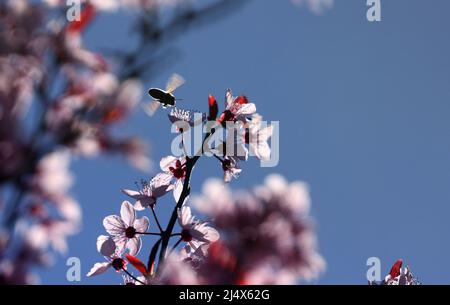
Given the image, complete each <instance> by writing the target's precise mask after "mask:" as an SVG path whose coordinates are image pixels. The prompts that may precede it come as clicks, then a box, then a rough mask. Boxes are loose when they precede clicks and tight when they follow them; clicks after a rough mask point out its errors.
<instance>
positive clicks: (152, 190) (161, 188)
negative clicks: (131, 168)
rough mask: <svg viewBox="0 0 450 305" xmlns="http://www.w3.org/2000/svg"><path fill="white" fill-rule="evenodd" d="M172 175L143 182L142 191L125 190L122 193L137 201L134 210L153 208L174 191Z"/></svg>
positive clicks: (157, 176)
mask: <svg viewBox="0 0 450 305" xmlns="http://www.w3.org/2000/svg"><path fill="white" fill-rule="evenodd" d="M171 180H172V175H169V174H167V173H160V174H158V175H156V176H155V177H154V178H153V179H151V180H150V182H148V183H147V182H143V184H142V189H141V190H140V191H133V190H128V189H123V190H122V192H123V193H124V194H126V195H128V196H130V197H132V198H134V199H135V200H136V202H135V204H134V208H135V209H136V210H138V211H142V210H144V209H145V208H147V207H153V206H154V205H155V204H156V201H157V199H158V198H159V197H162V196H164V195H165V194H167V193H168V192H170V191H171V190H172V189H173V185H172V184H171Z"/></svg>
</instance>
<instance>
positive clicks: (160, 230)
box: [150, 206, 164, 233]
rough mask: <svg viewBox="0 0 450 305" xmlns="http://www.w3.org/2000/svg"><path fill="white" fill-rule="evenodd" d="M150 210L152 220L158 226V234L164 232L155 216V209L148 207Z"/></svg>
mask: <svg viewBox="0 0 450 305" xmlns="http://www.w3.org/2000/svg"><path fill="white" fill-rule="evenodd" d="M150 209H151V210H152V214H153V218H154V219H155V222H156V225H157V226H158V229H159V232H161V233H162V232H164V230H163V228H162V227H161V224H160V223H159V220H158V216H156V212H155V208H154V207H153V206H152V207H150Z"/></svg>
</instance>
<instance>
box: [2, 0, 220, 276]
mask: <svg viewBox="0 0 450 305" xmlns="http://www.w3.org/2000/svg"><path fill="white" fill-rule="evenodd" d="M184 2H186V1H182V0H179V1H153V0H152V1H132V0H131V1H128V0H127V1H125V0H121V1H119V0H117V1H116V0H108V1H103V0H102V1H94V0H89V1H88V0H86V1H80V3H81V13H80V18H79V20H76V21H69V20H68V19H67V16H66V10H67V8H68V7H67V2H66V1H59V0H44V1H26V0H7V1H1V2H0V192H1V200H0V215H1V218H2V227H1V228H0V283H8V284H27V283H34V282H36V281H37V279H36V277H35V276H34V275H33V274H32V273H31V271H30V270H31V269H32V268H34V267H36V266H48V265H49V264H50V263H51V261H52V257H53V254H54V253H57V252H61V253H64V252H65V251H66V250H67V238H68V237H69V236H70V235H73V234H76V233H77V232H78V231H79V230H80V228H81V224H82V210H81V207H80V205H79V203H78V202H77V200H76V199H75V197H74V196H73V195H72V194H71V192H70V189H71V186H72V185H73V183H74V181H75V176H74V174H73V173H71V172H70V164H71V160H72V159H74V158H79V157H94V156H103V155H105V154H119V155H121V156H124V157H125V158H126V159H127V160H128V161H129V162H130V163H131V164H132V165H133V166H135V167H137V168H138V169H141V170H144V171H147V170H148V169H149V168H150V166H151V161H150V159H149V158H148V157H147V153H146V145H145V143H144V142H143V141H142V140H141V139H138V138H135V137H132V136H124V135H123V133H122V134H121V135H119V134H118V132H117V129H118V128H117V126H118V125H119V124H120V123H122V122H123V121H125V120H126V119H127V118H128V117H129V115H130V114H131V112H132V111H133V109H134V108H135V107H136V106H137V105H138V103H139V102H140V101H141V96H142V92H143V87H142V80H144V79H147V78H148V77H150V76H151V75H150V74H149V71H145V69H146V68H147V67H148V66H149V65H150V66H151V65H154V61H155V58H156V57H157V56H156V55H155V51H152V50H157V48H149V47H150V46H153V47H155V46H160V45H162V44H163V42H164V41H163V40H161V39H160V37H161V36H163V35H164V34H166V32H167V34H168V35H173V34H175V33H174V32H175V31H181V30H184V29H187V28H188V27H176V28H175V29H174V27H173V22H174V21H175V20H176V22H177V24H188V23H191V22H194V21H195V20H196V18H198V17H203V11H197V10H196V8H194V7H192V8H191V6H190V5H186V4H185V3H184ZM168 6H170V7H171V8H172V9H173V10H174V11H176V12H177V13H176V14H174V16H173V18H174V19H173V20H170V19H169V20H164V21H169V23H168V24H167V25H165V24H162V21H161V20H160V17H159V14H157V11H159V10H160V9H163V8H164V9H165V8H167V7H168ZM123 8H134V9H135V10H133V13H135V14H136V18H135V20H136V25H135V26H136V28H138V30H137V31H135V32H136V36H137V39H139V40H141V41H142V43H140V44H139V47H138V48H137V49H135V50H132V51H130V53H124V52H120V50H118V51H117V52H115V51H114V52H111V55H110V56H106V55H105V54H103V53H100V52H97V51H95V50H92V49H90V48H89V47H88V46H87V45H86V44H85V38H84V36H85V32H86V30H87V28H88V27H91V26H92V24H93V23H94V22H95V20H96V19H98V17H99V16H100V15H101V14H103V13H105V12H107V11H111V10H113V9H123ZM181 8H182V9H181ZM206 8H209V6H206ZM206 8H203V9H204V10H205V14H207V13H212V14H214V13H215V11H214V10H212V9H211V10H206ZM178 11H179V12H178ZM193 13H195V16H193ZM186 14H188V15H189V16H192V18H190V19H187V18H184V19H181V21H180V20H179V18H180V16H184V15H186ZM118 49H121V48H120V46H118ZM149 49H151V50H150V51H149ZM116 54H117V55H116ZM144 54H145V58H144V56H143V55H144ZM158 56H159V55H158ZM158 58H160V57H158ZM140 60H145V62H146V64H144V63H143V62H142V61H140ZM144 72H145V73H144ZM150 72H152V71H150ZM153 72H154V71H153Z"/></svg>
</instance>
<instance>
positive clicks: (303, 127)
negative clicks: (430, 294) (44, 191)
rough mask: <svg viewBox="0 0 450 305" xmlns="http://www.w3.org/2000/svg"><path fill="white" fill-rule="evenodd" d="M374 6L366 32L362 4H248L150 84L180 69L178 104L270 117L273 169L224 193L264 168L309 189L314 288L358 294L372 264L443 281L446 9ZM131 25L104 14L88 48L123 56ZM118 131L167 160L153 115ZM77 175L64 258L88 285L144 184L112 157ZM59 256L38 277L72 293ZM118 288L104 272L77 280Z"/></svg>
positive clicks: (167, 138)
mask: <svg viewBox="0 0 450 305" xmlns="http://www.w3.org/2000/svg"><path fill="white" fill-rule="evenodd" d="M381 2H382V21H381V22H379V23H369V22H367V20H366V9H367V7H366V5H365V3H366V1H364V0H352V1H335V5H334V7H333V8H332V9H331V10H329V11H327V12H325V13H324V14H323V15H322V16H316V15H314V14H312V13H310V12H309V11H308V10H306V9H299V8H296V7H295V6H293V5H292V4H291V3H290V2H289V1H287V0H286V1H250V2H249V3H248V5H246V6H244V7H243V8H242V9H240V10H238V11H236V12H235V13H233V14H231V15H230V16H228V17H227V18H224V19H222V20H219V21H216V22H212V23H211V24H208V25H205V26H203V27H201V28H197V29H196V30H194V31H191V32H188V33H186V34H184V35H183V36H181V37H179V38H178V39H176V40H175V41H173V43H171V44H169V45H168V47H169V48H168V49H172V50H176V52H177V54H179V56H177V58H175V59H174V61H173V63H172V65H171V66H170V67H169V68H168V69H166V70H164V71H163V72H161V74H160V75H158V76H157V77H156V78H155V79H154V80H153V81H152V82H151V83H148V84H146V87H150V86H163V85H164V83H165V81H166V79H167V78H168V77H169V76H170V75H171V74H172V73H173V72H177V73H180V74H181V75H183V76H184V77H185V78H186V79H187V83H186V84H185V85H184V86H183V87H181V88H180V89H179V90H178V91H177V93H178V96H179V97H182V98H183V99H184V101H183V103H186V105H187V106H188V107H190V108H195V109H199V110H202V109H205V110H206V102H207V96H208V94H209V93H212V94H215V95H216V96H217V97H219V98H220V100H221V101H222V96H223V95H224V93H225V89H226V88H228V87H229V88H232V89H233V90H234V91H235V92H236V93H245V94H247V95H248V96H249V97H250V98H251V99H252V100H253V101H254V102H255V103H256V104H257V107H258V112H259V113H261V114H262V115H263V116H264V118H265V119H266V120H269V121H270V120H277V121H280V134H281V138H280V163H279V165H278V166H277V167H276V168H260V167H259V166H258V163H257V162H249V163H248V164H245V165H244V172H243V174H242V177H241V179H240V180H238V181H234V182H233V183H232V185H231V186H232V187H233V188H246V187H251V186H253V185H256V184H259V183H261V182H262V180H263V177H264V176H266V175H267V174H269V173H271V172H278V173H281V174H283V175H284V176H285V177H287V178H288V179H289V180H303V181H305V182H307V183H308V184H309V185H310V188H311V196H312V200H313V201H312V202H313V204H312V215H313V217H314V218H315V221H316V227H317V232H318V238H319V245H320V252H321V253H322V254H323V256H324V258H325V259H326V261H327V265H328V266H327V271H326V272H325V273H324V274H323V275H322V276H321V278H320V279H319V280H318V281H316V282H314V283H319V284H332V283H337V284H365V282H366V280H365V278H366V277H365V275H366V270H367V267H366V260H367V258H369V257H371V256H376V257H379V258H380V259H381V262H382V268H383V273H387V272H388V269H389V268H390V265H391V264H392V263H393V262H394V261H395V260H396V259H397V258H400V257H401V258H403V259H404V261H406V262H407V263H408V264H409V265H410V267H411V268H412V271H413V272H414V273H415V274H416V275H417V276H419V278H420V280H422V281H423V282H424V283H428V284H435V283H441V284H443V283H449V282H450V272H449V271H450V264H449V263H448V257H450V244H449V240H448V232H450V222H449V221H448V219H447V218H448V215H449V214H450V187H449V185H450V137H449V136H450V120H449V118H448V117H449V114H450V86H449V81H450V56H449V54H450V43H449V40H448V35H447V34H446V32H447V31H448V29H449V28H450V19H448V18H447V17H448V11H450V3H449V2H448V1H445V0H434V1H424V0H422V1H420V0H396V1H386V0H384V1H383V0H382V1H381ZM129 19H130V15H129V14H128V15H126V16H125V15H124V16H123V17H118V16H106V17H101V18H100V20H98V22H97V24H96V26H97V27H93V28H92V29H90V30H89V32H88V33H87V44H88V45H89V46H92V47H93V48H94V49H97V50H99V49H100V48H102V47H105V46H108V45H116V46H117V45H119V44H120V45H121V46H123V47H124V48H126V47H127V45H129V44H130V43H132V41H131V40H130V38H129V37H130V35H128V33H127V32H126V31H125V30H124V28H125V26H124V24H127V22H129ZM446 29H447V30H446ZM120 129H121V130H120V132H124V133H130V134H137V135H140V136H141V137H143V138H145V139H146V140H147V141H149V143H150V147H151V156H152V158H153V160H155V161H159V159H160V158H161V157H163V156H165V155H167V154H169V153H170V142H171V140H172V138H173V135H171V134H170V131H169V130H170V125H169V122H168V120H167V118H166V117H165V115H163V112H160V113H158V114H157V115H156V117H155V118H154V119H149V118H148V117H146V115H145V114H144V113H142V112H140V111H138V110H137V111H136V112H135V113H134V114H133V118H132V119H131V120H130V121H129V122H128V123H126V124H123V125H121V126H120ZM211 162H212V161H210V160H204V162H202V163H201V164H199V166H198V167H197V168H196V171H195V174H194V179H193V191H194V192H198V191H199V190H200V188H201V184H202V182H203V181H204V180H205V179H206V178H208V177H210V176H220V175H221V173H220V169H216V168H214V167H212V166H210V165H212V164H213V163H211ZM73 171H74V172H75V173H76V175H77V181H76V185H75V187H74V188H73V193H74V195H75V197H76V198H77V199H78V200H79V201H80V202H81V204H82V206H83V212H84V227H83V231H82V232H81V233H80V234H79V235H77V236H75V237H73V238H71V239H70V250H69V253H68V254H67V257H68V256H76V257H79V258H80V259H81V262H82V273H83V275H84V274H86V273H87V272H88V271H89V269H90V267H91V266H92V265H93V263H95V262H97V261H101V260H102V257H101V256H100V255H99V254H98V253H97V252H96V248H95V241H96V237H97V236H98V235H99V234H103V232H104V231H103V226H102V219H103V217H105V216H107V215H110V214H116V213H118V211H119V208H120V203H121V202H122V200H124V199H126V198H125V197H124V195H122V194H121V193H120V191H119V190H120V189H121V188H123V187H128V188H132V187H133V186H134V181H137V180H139V179H141V178H146V177H147V176H146V175H145V174H143V173H141V172H138V171H136V170H134V169H132V168H130V167H129V166H128V165H127V164H126V163H125V162H123V160H121V159H118V158H115V157H108V158H102V159H96V160H88V161H86V160H79V161H76V162H75V163H74V165H73ZM159 208H160V209H161V210H162V211H161V212H162V213H163V214H164V213H165V214H166V215H167V213H168V211H169V210H168V209H165V208H164V206H159ZM148 246H149V244H148V243H147V247H148ZM144 247H145V244H144ZM65 259H66V257H63V258H59V259H58V260H57V263H56V265H55V267H53V268H51V269H48V270H42V271H41V272H39V274H40V276H41V279H42V282H43V283H48V284H51V283H53V284H55V283H56V284H58V283H61V284H68V282H66V280H65V273H66V268H67V267H66V266H65ZM119 282H120V277H118V276H117V275H116V274H114V273H113V272H110V273H108V274H106V275H103V276H99V277H96V278H92V279H88V278H85V277H84V276H83V278H82V282H81V284H109V283H119Z"/></svg>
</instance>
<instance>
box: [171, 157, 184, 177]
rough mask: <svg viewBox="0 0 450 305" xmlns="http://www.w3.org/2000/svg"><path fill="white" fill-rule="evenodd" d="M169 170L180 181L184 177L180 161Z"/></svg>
mask: <svg viewBox="0 0 450 305" xmlns="http://www.w3.org/2000/svg"><path fill="white" fill-rule="evenodd" d="M169 170H170V172H171V173H172V175H173V176H174V177H175V178H177V179H182V178H184V177H185V176H186V167H185V166H183V165H182V164H181V161H180V160H177V162H176V163H175V167H170V168H169Z"/></svg>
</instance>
